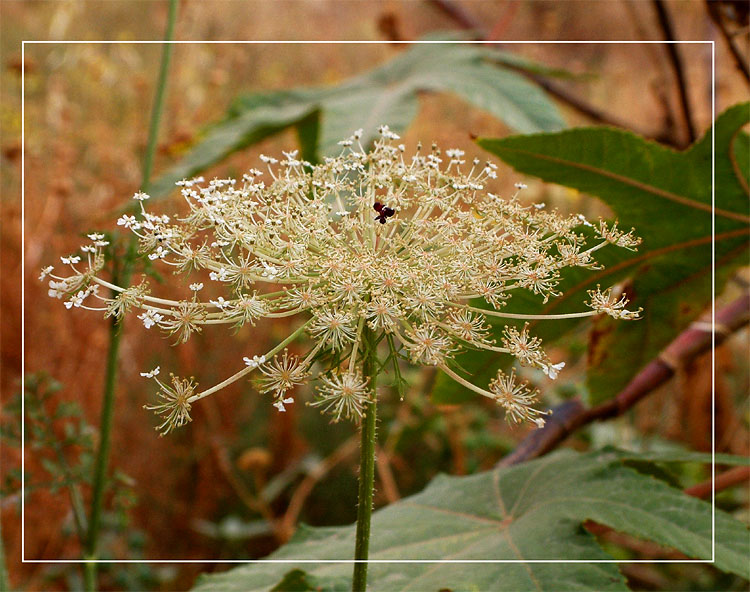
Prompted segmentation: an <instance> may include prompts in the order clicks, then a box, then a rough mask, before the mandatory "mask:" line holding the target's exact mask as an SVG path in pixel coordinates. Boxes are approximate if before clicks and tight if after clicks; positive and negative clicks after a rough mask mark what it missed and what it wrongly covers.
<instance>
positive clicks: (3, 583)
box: [0, 520, 10, 590]
mask: <svg viewBox="0 0 750 592" xmlns="http://www.w3.org/2000/svg"><path fill="white" fill-rule="evenodd" d="M0 590H10V582H9V581H8V569H7V567H6V565H5V546H4V545H3V529H2V520H0Z"/></svg>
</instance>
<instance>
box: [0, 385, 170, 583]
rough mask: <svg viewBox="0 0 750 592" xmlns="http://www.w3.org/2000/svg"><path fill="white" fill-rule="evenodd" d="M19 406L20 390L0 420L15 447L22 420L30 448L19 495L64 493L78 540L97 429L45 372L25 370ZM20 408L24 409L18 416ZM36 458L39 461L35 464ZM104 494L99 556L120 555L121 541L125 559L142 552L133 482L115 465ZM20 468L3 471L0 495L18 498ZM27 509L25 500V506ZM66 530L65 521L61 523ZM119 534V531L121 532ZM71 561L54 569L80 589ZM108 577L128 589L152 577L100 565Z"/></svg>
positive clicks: (0, 432) (7, 442)
mask: <svg viewBox="0 0 750 592" xmlns="http://www.w3.org/2000/svg"><path fill="white" fill-rule="evenodd" d="M24 386H25V391H24V399H23V403H24V405H23V407H22V406H21V394H20V393H18V394H16V395H15V396H14V397H13V398H12V399H11V400H10V401H9V403H8V405H6V407H5V411H6V415H5V420H4V421H3V423H2V424H0V436H1V437H2V444H3V445H4V446H14V447H18V446H19V445H20V442H21V430H20V426H21V422H22V421H23V422H24V424H25V436H26V439H25V442H24V444H25V447H26V450H28V451H30V452H31V456H30V457H29V458H30V459H32V461H29V460H27V464H26V479H25V487H24V494H25V495H27V496H28V495H30V494H31V493H32V492H34V491H37V490H40V489H42V490H46V491H49V492H51V493H52V494H55V493H60V492H66V493H67V497H68V498H69V500H70V504H71V509H72V519H73V527H74V534H75V536H76V537H77V538H78V541H79V542H80V543H82V542H83V540H84V539H85V531H86V525H87V521H88V517H87V515H86V509H85V504H84V494H83V492H84V491H85V490H86V488H88V487H90V485H91V476H92V475H93V471H94V458H95V457H94V441H95V439H96V429H95V428H94V427H93V426H91V425H90V424H89V423H88V422H87V420H86V418H85V417H84V414H83V411H82V409H81V408H80V406H79V405H78V403H77V402H75V401H65V400H61V399H60V398H59V396H58V393H59V392H60V391H61V390H62V386H63V385H62V384H61V383H60V382H58V381H57V380H55V379H54V378H53V377H51V376H49V375H48V374H47V373H45V372H37V373H34V374H28V375H26V378H25V384H24ZM22 410H23V411H24V412H25V413H24V414H23V415H22ZM37 463H38V466H37ZM105 491H106V493H107V494H108V495H109V496H110V497H111V500H112V501H111V506H110V508H109V509H108V511H106V512H104V513H103V515H102V522H103V532H102V550H101V555H102V556H103V557H114V556H117V555H120V554H121V553H122V549H123V543H124V546H125V547H126V548H127V549H128V550H129V553H128V555H129V557H130V558H137V557H139V556H142V551H143V548H144V540H145V536H144V535H143V533H142V531H140V530H138V529H136V528H133V527H132V525H131V524H130V516H129V510H130V509H131V508H132V507H133V506H134V505H135V503H136V500H137V497H136V494H135V483H134V481H133V479H131V478H130V477H129V476H128V475H126V474H125V473H123V472H122V471H119V470H114V471H113V473H112V475H110V476H109V478H108V479H107V482H106V489H105ZM20 493H21V472H20V470H19V471H8V473H7V475H6V478H5V481H4V482H3V483H2V486H0V495H1V496H2V497H3V498H4V499H5V498H6V497H9V496H13V495H18V499H19V502H20ZM27 508H28V505H27ZM64 530H65V532H66V534H68V533H69V534H73V533H72V532H70V524H66V525H64ZM123 533H124V534H123ZM77 569H78V566H76V565H75V564H68V565H66V566H65V567H64V568H61V569H60V570H58V572H55V574H54V575H55V577H58V576H62V577H64V578H65V579H66V580H67V581H68V582H69V583H71V585H70V587H71V589H76V588H80V587H81V586H80V578H79V576H78V573H77V571H76V570H77ZM105 571H107V572H108V574H109V578H110V579H112V580H114V581H118V582H128V585H127V588H128V589H146V588H147V587H151V586H152V585H153V584H154V583H155V582H156V577H155V575H154V572H153V569H152V568H151V567H150V566H145V568H142V569H138V570H134V569H130V568H129V567H128V566H120V565H116V566H112V567H111V568H110V567H108V568H105Z"/></svg>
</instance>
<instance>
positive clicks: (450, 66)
mask: <svg viewBox="0 0 750 592" xmlns="http://www.w3.org/2000/svg"><path fill="white" fill-rule="evenodd" d="M505 63H508V64H510V65H512V66H513V67H516V68H523V69H527V70H532V71H538V70H539V69H540V66H538V65H536V64H533V63H532V62H529V61H526V60H519V59H513V57H512V56H509V55H508V54H504V53H502V52H496V51H491V50H488V49H486V48H483V47H481V46H476V45H453V44H439V45H416V46H414V47H412V48H410V49H409V50H407V51H405V52H403V53H402V54H400V55H399V56H397V57H396V58H394V59H392V60H391V61H389V62H387V63H386V64H384V65H382V66H379V67H377V68H375V69H373V70H370V71H369V72H366V73H365V74H362V75H360V76H355V77H352V78H350V79H348V80H346V81H344V82H343V83H342V84H340V85H338V86H333V87H310V88H296V89H291V90H281V91H270V92H259V93H253V94H250V95H245V96H242V97H240V98H238V99H237V100H236V101H235V102H234V104H233V105H232V106H231V107H230V109H229V112H228V113H227V116H226V117H225V118H224V120H223V121H221V122H219V123H217V124H215V125H213V126H211V127H210V128H208V129H207V130H206V132H205V134H204V136H203V138H202V139H201V140H200V141H199V142H198V143H197V144H196V145H195V146H194V147H193V148H192V149H191V150H190V152H188V154H187V155H186V156H185V157H184V158H183V159H182V160H181V161H180V162H179V163H177V165H175V166H174V167H173V168H172V169H170V170H169V171H167V172H166V173H165V174H164V175H162V176H161V177H160V178H159V179H157V180H156V181H154V183H153V185H152V187H151V191H150V193H151V194H152V195H153V196H161V195H164V194H166V193H167V192H169V191H171V190H172V189H173V188H174V183H175V181H179V180H180V179H183V178H186V177H190V176H192V175H195V174H197V173H199V172H200V171H202V170H205V169H206V168H207V167H209V166H210V165H212V164H214V163H216V162H219V161H220V160H222V159H223V158H225V157H227V156H228V155H230V154H232V153H234V152H236V151H238V150H241V149H242V148H245V147H247V146H250V145H251V144H255V143H257V142H259V141H260V140H262V139H264V138H266V137H268V136H271V135H273V134H276V133H279V132H281V131H283V130H285V129H287V128H290V127H293V128H295V129H296V130H297V134H298V137H299V140H300V146H301V153H302V157H303V158H305V159H307V160H309V161H310V162H315V161H316V160H317V159H318V158H319V157H320V156H321V155H324V156H325V155H331V154H334V153H337V152H338V151H339V150H340V147H339V146H338V145H337V142H338V141H339V140H342V139H344V138H347V137H349V136H350V135H351V134H352V132H354V130H356V129H359V128H363V129H364V131H365V135H364V136H363V138H362V142H363V144H366V143H369V142H370V141H371V140H372V139H373V138H374V136H375V133H376V130H377V126H379V125H381V124H387V125H389V126H390V127H391V129H393V130H396V131H400V130H403V129H405V128H406V127H407V126H408V125H409V123H410V122H411V121H412V119H414V117H416V115H417V110H418V106H419V105H418V94H419V93H420V92H425V91H434V92H450V93H454V94H457V95H458V96H460V97H461V98H463V99H464V100H466V101H468V102H470V103H472V104H473V105H475V106H477V107H479V108H481V109H485V110H486V111H488V112H490V113H491V114H492V115H494V116H495V117H497V118H498V119H500V120H501V121H504V122H505V123H506V124H507V125H508V126H509V127H511V128H513V129H515V130H517V131H520V132H523V133H531V132H539V131H552V130H556V129H560V128H562V127H564V125H565V124H564V121H563V120H562V118H561V116H560V114H559V112H558V110H557V107H556V106H555V105H554V103H552V102H551V101H550V100H549V99H548V98H547V96H546V95H545V94H544V93H543V92H542V91H541V90H540V89H539V88H538V87H537V86H535V85H534V84H532V83H531V82H529V81H528V80H527V79H526V78H524V77H523V76H522V75H520V74H518V73H516V72H514V71H513V70H510V69H508V68H507V67H506V66H505Z"/></svg>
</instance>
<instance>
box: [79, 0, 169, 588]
mask: <svg viewBox="0 0 750 592" xmlns="http://www.w3.org/2000/svg"><path fill="white" fill-rule="evenodd" d="M176 20H177V0H170V2H169V16H168V18H167V30H166V33H165V36H164V39H165V41H166V42H167V43H165V44H164V47H163V49H162V55H161V64H160V68H159V78H158V80H157V83H156V92H155V95H154V104H153V107H152V110H151V121H150V125H149V133H148V143H147V147H146V153H145V155H144V158H143V174H142V177H141V191H143V192H144V193H146V192H148V187H149V183H150V180H151V170H152V168H153V162H154V154H155V153H156V139H157V136H158V131H159V122H160V121H161V114H162V110H163V107H164V97H165V89H166V85H167V73H168V72H169V62H170V59H171V57H172V44H171V43H169V41H171V40H172V37H173V34H174V25H175V22H176ZM136 255H137V244H136V241H135V239H134V238H132V237H131V239H130V240H129V241H128V244H127V247H126V253H125V256H124V257H123V261H122V263H121V264H119V263H118V262H117V261H116V260H115V262H114V266H113V267H114V269H113V274H112V277H113V283H115V284H116V285H121V286H122V285H128V284H129V283H130V278H131V276H132V273H133V263H134V261H135V258H136ZM123 325H124V319H120V321H119V322H117V321H116V320H115V319H113V320H112V324H111V325H110V329H109V350H108V352H107V370H106V376H105V379H104V393H103V401H102V411H101V416H100V420H99V446H98V449H97V453H96V460H95V466H94V478H93V492H92V497H91V511H90V517H89V523H88V532H87V535H86V541H85V546H84V552H85V558H86V560H87V563H86V568H85V571H84V577H85V586H86V590H87V591H88V592H95V591H96V572H97V564H96V563H95V561H96V559H97V553H98V549H97V543H98V539H99V529H100V522H101V514H102V506H103V500H104V490H105V489H106V483H107V466H108V461H109V449H110V444H111V435H112V423H113V417H114V401H115V386H116V384H117V359H118V355H119V351H120V342H121V339H122V333H123V330H124V326H123Z"/></svg>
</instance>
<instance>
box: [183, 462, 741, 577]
mask: <svg viewBox="0 0 750 592" xmlns="http://www.w3.org/2000/svg"><path fill="white" fill-rule="evenodd" d="M630 457H632V455H630ZM624 458H629V456H628V453H620V452H618V451H614V450H607V451H602V452H596V453H588V454H577V453H573V452H570V451H565V452H557V453H555V454H552V455H549V456H547V457H545V458H542V459H538V460H535V461H532V462H529V463H526V464H523V465H518V466H514V467H508V468H501V469H495V470H493V471H489V472H486V473H480V474H477V475H471V476H468V477H446V476H440V477H438V478H437V479H435V480H434V481H433V482H432V483H431V484H430V485H429V486H428V487H427V489H425V490H424V491H423V492H422V493H419V494H417V495H415V496H412V497H409V498H405V499H403V500H401V501H399V502H396V503H394V504H391V505H390V506H387V507H386V508H384V509H382V510H380V511H378V512H376V513H375V514H374V516H373V523H372V540H371V542H370V558H371V559H375V560H388V559H391V560H392V559H424V560H445V559H447V560H456V561H461V560H481V559H484V560H487V559H490V560H520V561H521V562H520V563H473V564H471V563H432V564H430V563H404V564H392V563H371V564H370V568H369V583H370V588H371V589H372V590H374V591H377V590H388V591H391V592H395V591H398V590H440V589H453V590H494V591H497V592H502V591H504V590H514V591H515V590H531V589H533V590H550V591H553V590H554V591H555V592H559V591H560V590H566V591H570V590H597V591H605V590H623V591H624V590H628V588H627V586H626V584H625V579H624V577H623V576H622V575H621V574H620V573H619V571H618V569H617V567H616V565H615V564H614V563H586V561H592V560H599V561H601V560H604V561H608V560H611V559H612V558H611V557H609V556H608V555H607V554H606V553H604V551H603V550H602V549H601V548H600V547H599V545H598V544H597V541H596V539H595V538H594V537H593V536H592V535H590V534H589V533H588V532H587V531H585V530H584V529H583V528H582V524H583V523H584V522H585V521H586V520H594V521H596V522H598V523H600V524H604V525H607V526H610V527H612V528H614V529H615V530H617V531H620V532H625V533H628V534H630V535H633V536H636V537H639V538H643V539H647V540H651V541H655V542H657V543H659V544H661V545H665V546H668V547H673V548H676V549H678V550H680V551H682V552H683V553H685V554H686V555H688V556H689V557H692V558H697V559H706V560H710V558H711V506H710V505H709V504H707V503H705V502H703V501H701V500H698V499H695V498H691V497H689V496H687V495H685V494H683V493H682V492H681V491H680V490H678V489H674V488H672V487H669V486H668V485H666V484H664V483H663V482H661V481H659V480H658V479H654V478H653V477H649V476H645V475H642V474H640V473H638V472H637V471H635V470H633V469H630V468H628V467H626V466H624V464H623V459H624ZM353 539H354V529H353V527H349V526H347V527H334V528H309V527H302V528H300V530H299V531H298V532H297V534H296V535H295V536H294V537H293V538H292V540H291V541H290V542H289V543H288V544H287V545H285V546H284V547H282V548H281V549H279V550H278V551H276V552H275V553H273V554H272V555H271V556H269V559H275V560H283V559H289V560H290V561H289V563H261V564H254V565H247V566H243V567H239V568H236V569H233V570H230V571H228V572H226V573H223V574H217V575H209V576H202V577H201V578H200V580H199V581H198V584H197V585H196V587H195V588H194V590H197V591H201V592H209V591H210V592H230V591H237V592H239V591H242V592H251V591H254V590H268V589H276V588H274V586H277V585H278V583H279V582H280V581H289V580H290V579H292V580H294V581H296V580H299V579H301V578H302V579H304V580H305V581H307V582H310V581H313V582H314V583H315V585H316V586H318V588H317V589H320V590H336V589H338V588H340V586H341V580H342V578H346V577H349V575H350V572H351V565H349V564H335V563H328V564H301V563H295V562H294V561H293V559H295V558H298V559H306V560H320V559H349V558H351V556H352V545H353ZM748 553H750V537H749V536H748V529H747V527H746V526H745V525H744V524H742V523H741V522H739V521H737V520H735V519H734V518H732V517H731V516H729V515H728V514H725V513H723V512H721V511H717V512H716V563H715V565H716V567H717V568H719V569H721V570H722V571H727V572H731V573H734V574H738V575H740V576H742V577H745V578H747V577H748V576H750V573H748V572H749V571H750V570H749V568H748V563H747V557H748ZM534 560H536V561H542V562H540V563H535V562H534ZM545 560H546V561H549V560H580V561H582V563H544V562H543V561H545ZM298 570H301V571H303V572H307V573H306V574H305V575H304V577H303V575H302V574H300V572H299V571H298ZM278 589H286V588H278ZM303 589H304V588H303Z"/></svg>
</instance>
